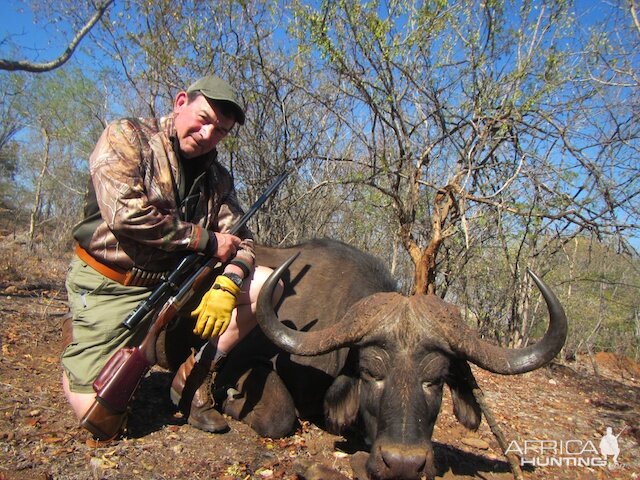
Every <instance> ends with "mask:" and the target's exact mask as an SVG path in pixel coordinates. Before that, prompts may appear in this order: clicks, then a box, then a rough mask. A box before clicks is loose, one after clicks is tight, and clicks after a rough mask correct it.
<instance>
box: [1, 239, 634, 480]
mask: <svg viewBox="0 0 640 480" xmlns="http://www.w3.org/2000/svg"><path fill="white" fill-rule="evenodd" d="M67 262H68V258H46V259H45V258H37V257H34V256H28V255H26V253H25V251H24V247H23V246H21V245H19V244H16V243H15V242H13V241H11V239H8V238H7V237H5V239H0V311H1V313H2V315H1V316H0V335H1V336H0V342H1V344H0V346H1V351H2V353H1V355H0V480H14V479H15V480H18V479H29V480H36V479H103V478H104V479H110V478H118V479H129V478H131V479H134V478H136V479H137V478H144V479H187V478H188V479H199V478H203V479H204V478H207V479H222V480H232V479H239V480H249V479H291V480H295V479H303V478H305V473H304V472H305V468H307V467H308V466H309V465H311V466H313V468H315V469H316V471H317V470H318V469H322V468H324V469H325V471H326V472H327V473H326V475H320V477H322V478H327V479H329V478H344V479H354V478H358V477H357V474H354V472H353V470H352V468H351V462H352V461H353V463H354V464H357V463H358V462H360V463H362V459H363V458H364V457H365V456H366V453H364V452H363V451H361V450H359V448H360V447H359V446H358V445H355V444H354V443H353V442H350V441H349V440H348V439H345V438H343V437H337V436H334V435H330V434H328V433H326V432H324V431H322V430H321V429H319V428H318V427H317V426H315V425H313V424H311V423H309V422H302V423H301V425H300V428H299V429H298V431H297V432H296V433H295V434H294V435H293V436H291V437H288V438H285V439H280V440H273V439H268V438H260V437H258V436H257V435H256V434H255V433H254V432H253V431H252V430H251V429H250V428H248V427H247V426H246V425H244V424H242V423H238V422H235V421H233V420H230V423H231V427H232V428H231V431H230V432H228V433H226V434H222V435H211V434H206V433H204V432H201V431H199V430H197V429H194V428H192V427H191V426H189V425H188V424H186V422H185V419H184V418H182V417H181V415H180V414H179V413H177V412H176V410H175V409H174V408H173V406H172V405H171V403H170V401H169V395H168V390H169V385H170V382H171V375H170V374H169V372H166V371H163V370H161V369H159V368H154V369H153V370H152V371H151V373H150V374H149V376H148V377H147V378H145V379H144V381H143V384H142V386H141V388H140V390H139V393H138V395H137V398H136V400H135V402H134V405H133V415H132V419H131V420H130V424H129V432H128V434H127V436H126V437H125V438H123V439H121V440H119V441H117V442H113V443H111V444H108V445H96V444H95V443H93V442H92V441H91V440H90V439H89V437H88V435H87V434H85V432H83V431H82V430H81V429H80V428H79V427H78V422H77V421H76V419H75V417H74V416H73V415H72V414H71V412H70V410H69V408H68V407H67V406H66V404H65V401H64V397H63V394H62V390H61V386H60V374H61V370H60V366H59V360H58V355H59V353H60V348H61V347H60V346H61V335H60V322H61V319H62V316H63V314H64V313H65V312H66V305H65V300H66V298H65V290H64V276H65V272H66V266H67ZM594 361H595V363H594V362H592V361H589V360H588V359H587V360H581V361H577V362H574V363H571V364H568V365H563V366H561V365H553V366H551V367H548V368H546V369H542V370H538V371H536V372H532V373H529V374H525V375H520V376H515V377H501V376H496V375H491V374H488V373H486V372H483V371H480V370H478V369H474V373H475V375H476V378H477V380H478V383H479V385H480V386H481V388H482V389H483V391H484V395H485V397H486V398H487V400H488V401H489V403H490V405H491V406H492V409H493V412H494V415H495V417H496V420H497V422H498V424H499V426H500V428H501V429H502V430H503V432H504V434H505V436H506V438H507V442H509V443H510V445H511V449H512V451H514V452H515V453H518V450H520V451H521V452H522V453H523V454H524V458H525V460H527V459H528V460H529V463H528V464H525V467H524V478H525V479H590V478H594V479H609V478H612V479H635V478H640V449H639V445H640V425H638V419H639V418H640V368H639V367H638V365H637V364H634V363H633V362H628V361H627V362H626V363H625V361H624V359H619V358H618V357H616V356H615V355H613V354H601V355H599V356H597V357H596V358H595V359H594ZM594 365H595V367H597V372H598V376H596V375H595V372H594ZM607 427H611V428H612V432H613V434H615V435H618V444H619V448H620V455H619V458H618V464H617V465H613V464H610V465H609V466H599V465H597V464H596V465H594V460H593V459H594V457H597V458H599V457H598V453H599V452H598V448H599V445H600V439H601V438H602V436H603V435H604V434H605V433H606V429H607ZM433 440H434V445H435V451H436V458H437V466H438V478H469V479H470V478H481V479H509V478H513V475H512V473H511V471H510V469H509V464H508V463H507V462H506V458H505V456H504V455H503V454H502V451H501V449H500V448H499V446H498V443H497V441H496V439H495V437H494V435H493V434H492V433H491V430H490V429H489V427H488V426H487V423H486V422H485V421H483V423H482V425H481V426H480V428H479V430H478V431H477V432H470V431H468V430H465V429H464V428H463V427H462V426H461V425H459V424H458V423H457V421H456V420H455V418H454V417H453V414H452V411H451V403H450V397H449V395H448V392H447V393H446V394H445V400H444V403H443V408H442V411H441V414H440V416H439V418H438V422H437V424H436V428H435V433H434V436H433ZM541 441H543V443H541ZM541 446H542V448H543V450H542V451H540V449H541ZM536 452H540V453H536ZM533 462H536V463H535V465H531V464H532V463H533ZM558 464H559V466H558ZM545 465H546V466H545ZM549 465H550V466H549ZM331 471H333V472H334V473H330V472H331ZM338 472H339V473H340V474H341V475H339V474H338ZM332 475H335V476H332Z"/></svg>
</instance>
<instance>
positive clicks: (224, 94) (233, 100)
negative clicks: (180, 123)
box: [187, 75, 244, 125]
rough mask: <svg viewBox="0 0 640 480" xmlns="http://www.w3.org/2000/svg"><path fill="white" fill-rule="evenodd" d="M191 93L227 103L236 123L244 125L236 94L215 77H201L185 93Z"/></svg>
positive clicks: (225, 83) (240, 105) (229, 86)
mask: <svg viewBox="0 0 640 480" xmlns="http://www.w3.org/2000/svg"><path fill="white" fill-rule="evenodd" d="M191 92H200V93H202V94H203V95H204V96H205V97H207V98H208V99H210V100H217V101H219V102H227V103H229V105H230V106H231V107H232V108H233V111H234V113H235V118H236V122H238V123H239V124H240V125H244V109H243V108H242V104H241V103H240V102H239V101H238V99H237V97H236V92H235V91H234V90H233V88H232V87H231V85H229V84H228V83H227V82H226V81H224V80H223V79H221V78H220V77H216V76H215V75H207V76H206V77H202V78H201V79H200V80H197V81H196V82H194V83H193V84H192V85H191V86H190V87H189V88H188V89H187V93H191Z"/></svg>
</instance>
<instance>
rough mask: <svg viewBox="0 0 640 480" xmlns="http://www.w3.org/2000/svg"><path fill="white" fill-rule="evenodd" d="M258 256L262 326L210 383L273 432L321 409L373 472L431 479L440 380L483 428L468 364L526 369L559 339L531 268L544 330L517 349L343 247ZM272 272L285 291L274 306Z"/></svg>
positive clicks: (546, 357) (556, 318)
mask: <svg viewBox="0 0 640 480" xmlns="http://www.w3.org/2000/svg"><path fill="white" fill-rule="evenodd" d="M293 254H298V257H297V258H295V261H293V260H294V259H293V258H290V257H291V256H292V255H293ZM257 258H258V262H259V263H260V264H262V265H266V266H270V267H274V268H275V267H278V268H277V269H276V271H275V272H274V274H273V275H272V276H271V277H270V279H269V280H268V282H267V283H266V284H265V287H264V289H263V291H262V293H261V296H260V299H259V302H258V319H259V323H260V326H261V329H256V330H255V331H254V332H252V334H251V335H250V336H249V337H247V338H246V339H245V341H243V343H241V344H240V345H239V346H238V347H236V348H235V349H234V351H233V352H232V353H231V355H230V356H229V358H228V359H227V362H226V364H225V367H224V368H223V369H222V371H221V372H220V373H219V375H218V377H217V378H216V382H215V384H216V394H217V397H218V399H219V401H220V405H221V408H222V409H223V411H224V412H225V413H227V414H229V415H231V416H232V417H234V418H236V419H239V420H242V421H245V422H246V423H248V424H249V425H251V426H252V427H253V428H254V429H255V430H256V431H257V432H258V433H259V434H261V435H265V436H270V437H279V436H283V435H287V434H289V433H291V432H292V430H293V428H294V427H295V425H296V421H297V417H313V416H315V415H318V414H320V415H324V418H325V422H326V423H325V427H326V428H327V429H328V430H330V431H331V432H334V433H340V432H343V431H344V430H345V429H347V428H357V429H359V430H361V431H362V433H363V434H364V436H365V438H366V439H367V441H368V443H369V444H370V445H371V453H370V455H369V459H368V461H367V464H366V469H367V473H368V475H369V477H370V478H371V479H375V480H382V479H407V480H410V479H420V478H423V477H425V476H426V477H428V478H433V477H434V476H435V473H436V471H435V463H434V458H433V448H432V445H431V435H432V432H433V427H434V424H435V421H436V417H437V415H438V412H439V410H440V405H441V400H442V388H443V385H444V384H447V385H448V386H449V388H450V390H451V393H452V400H453V408H454V413H455V415H456V417H457V418H458V420H459V421H460V422H461V423H462V424H463V425H465V426H466V427H467V428H470V429H476V428H477V427H478V425H479V423H480V408H479V406H478V404H477V403H476V401H475V399H474V397H473V394H472V391H471V384H470V380H469V378H470V374H471V372H470V368H469V365H468V363H467V361H469V362H472V363H474V364H476V365H478V366H479V367H481V368H483V369H485V370H489V371H491V372H495V373H500V374H508V375H512V374H519V373H524V372H528V371H531V370H534V369H537V368H540V367H542V366H544V365H545V364H547V363H548V362H549V361H551V360H552V359H553V357H554V356H555V355H556V354H557V353H558V352H559V351H560V349H561V348H562V346H563V344H564V341H565V338H566V333H567V323H566V317H565V315H564V312H563V310H562V307H561V305H560V303H559V302H558V300H557V298H556V297H555V296H554V294H553V293H552V292H551V291H550V290H549V288H548V287H547V286H546V285H545V284H544V283H543V282H542V281H541V280H539V279H538V278H537V277H536V276H535V275H533V274H532V277H533V280H534V281H535V283H536V284H537V286H538V288H539V289H540V291H541V293H542V295H543V297H544V299H545V301H546V303H547V307H548V309H549V316H550V323H549V328H548V331H547V332H546V334H545V335H544V337H543V338H542V339H541V340H540V341H539V342H538V343H536V344H535V345H533V346H530V347H527V348H523V349H517V350H512V349H505V348H500V347H497V346H494V345H492V344H490V343H487V342H485V341H483V340H481V339H480V338H479V337H478V335H477V333H476V332H475V331H474V330H472V329H470V328H468V327H467V326H466V324H465V323H464V321H463V319H462V317H461V314H460V311H459V309H458V308H457V307H455V306H453V305H451V304H448V303H446V302H444V301H443V300H442V299H440V298H439V297H437V296H434V295H414V296H411V297H406V296H403V295H401V294H400V293H398V292H397V291H396V284H395V282H394V280H393V279H392V278H391V275H390V273H389V272H388V270H387V269H386V268H385V267H384V265H383V264H382V263H381V262H380V261H379V260H377V259H375V258H374V257H372V256H370V255H368V254H366V253H364V252H361V251H359V250H357V249H355V248H353V247H350V246H348V245H346V244H344V243H340V242H337V241H331V240H314V241H310V242H307V243H303V244H301V245H297V246H294V247H290V248H268V247H259V248H258V251H257ZM287 259H288V260H287ZM279 279H282V280H283V282H284V284H285V293H284V296H283V298H282V299H281V301H280V303H279V304H278V305H276V306H275V307H274V306H273V305H272V304H271V303H272V302H271V296H272V291H273V288H274V286H275V284H276V283H277V282H278V281H279ZM265 335H266V337H265Z"/></svg>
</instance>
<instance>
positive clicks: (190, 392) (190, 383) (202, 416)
mask: <svg viewBox="0 0 640 480" xmlns="http://www.w3.org/2000/svg"><path fill="white" fill-rule="evenodd" d="M216 367H217V365H212V362H196V358H195V354H194V353H193V352H192V353H191V355H190V356H189V358H187V360H186V361H185V362H184V363H183V364H182V365H180V368H179V369H178V371H177V372H176V376H175V377H174V378H173V382H172V383H171V401H172V402H173V404H174V405H175V406H176V407H178V408H179V409H180V411H181V412H182V413H184V414H185V415H186V416H187V422H188V423H189V424H190V425H193V426H194V427H196V428H199V429H200V430H204V431H205V432H212V433H215V432H224V431H227V430H228V429H229V424H228V423H227V421H226V420H225V418H224V417H223V416H222V414H221V413H220V412H218V411H217V410H216V409H215V401H214V399H213V396H212V394H211V384H212V382H213V377H214V375H215V371H216Z"/></svg>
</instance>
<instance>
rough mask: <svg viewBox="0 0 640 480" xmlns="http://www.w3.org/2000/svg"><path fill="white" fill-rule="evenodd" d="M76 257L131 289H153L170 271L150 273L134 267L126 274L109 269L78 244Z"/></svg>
mask: <svg viewBox="0 0 640 480" xmlns="http://www.w3.org/2000/svg"><path fill="white" fill-rule="evenodd" d="M76 255H78V257H79V258H80V260H82V261H83V262H85V263H86V264H87V265H89V266H90V267H91V268H93V269H94V270H95V271H96V272H98V273H101V274H102V275H104V276H105V277H107V278H108V279H110V280H113V281H115V282H118V283H119V284H121V285H125V286H130V287H153V286H155V285H157V284H158V283H160V282H161V281H162V279H163V278H165V277H166V276H167V275H168V274H169V271H166V272H149V271H147V270H143V269H141V268H138V267H133V268H132V269H131V270H128V271H126V272H124V271H122V270H116V269H115V268H112V267H109V266H107V265H105V264H103V263H100V262H99V261H98V260H96V259H95V258H93V257H92V256H91V254H89V252H87V251H86V250H85V249H84V248H82V247H81V246H80V245H77V244H76Z"/></svg>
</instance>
